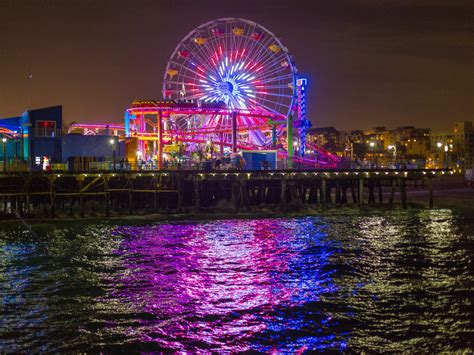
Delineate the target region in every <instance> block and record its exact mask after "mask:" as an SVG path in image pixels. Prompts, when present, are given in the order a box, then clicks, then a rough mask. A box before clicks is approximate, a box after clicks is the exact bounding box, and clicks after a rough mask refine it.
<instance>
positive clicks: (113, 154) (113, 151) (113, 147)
mask: <svg viewBox="0 0 474 355" xmlns="http://www.w3.org/2000/svg"><path fill="white" fill-rule="evenodd" d="M109 143H110V145H111V146H112V170H113V171H115V138H112V139H111V140H110V141H109Z"/></svg>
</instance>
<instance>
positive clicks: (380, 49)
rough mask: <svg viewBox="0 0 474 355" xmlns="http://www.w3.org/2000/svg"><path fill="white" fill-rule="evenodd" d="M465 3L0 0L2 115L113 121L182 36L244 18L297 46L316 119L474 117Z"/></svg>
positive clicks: (157, 83)
mask: <svg viewBox="0 0 474 355" xmlns="http://www.w3.org/2000/svg"><path fill="white" fill-rule="evenodd" d="M305 3H306V4H305ZM471 3H472V1H454V0H440V1H424V0H419V1H408V0H407V1H401V0H398V1H397V0H372V1H369V0H359V1H356V0H354V1H343V0H337V1H306V2H298V1H295V0H292V1H290V0H285V1H278V0H269V1H266V0H259V1H247V0H239V1H231V0H226V1H224V0H221V1H182V0H173V1H119V0H115V1H105V0H94V1H88V0H81V1H76V0H56V1H51V0H48V1H46V0H37V1H25V0H0V117H7V116H14V115H18V114H20V113H21V112H23V111H24V110H25V109H26V108H27V107H28V106H29V103H30V100H31V106H32V107H43V106H51V105H58V104H61V105H63V109H64V119H65V121H67V122H70V121H78V122H122V121H123V111H124V110H125V109H126V108H127V107H129V105H130V103H131V102H132V101H133V100H134V99H135V98H159V97H160V96H161V84H162V83H161V81H162V78H163V73H164V71H165V67H166V62H167V61H168V58H169V56H170V55H171V53H172V52H173V50H174V48H175V47H176V45H177V44H178V43H179V42H180V41H181V39H182V38H183V37H184V36H185V35H187V34H188V33H189V32H190V31H191V30H192V29H193V28H195V27H197V26H198V25H200V24H202V23H204V22H207V21H209V20H212V19H217V18H220V17H241V18H245V19H249V20H252V21H255V22H258V23H260V24H261V25H263V26H264V27H266V28H268V29H269V30H270V31H272V32H273V33H275V34H276V35H277V37H279V38H280V39H281V40H282V41H283V43H284V44H285V45H286V46H287V47H288V49H289V50H290V52H291V53H292V54H293V55H294V58H295V61H296V65H297V67H298V70H299V72H300V74H305V75H306V76H308V78H309V84H310V87H309V93H308V95H309V97H308V111H309V116H310V118H311V120H312V121H313V124H314V125H316V126H335V127H337V128H339V129H363V128H369V127H372V126H387V127H389V128H390V127H396V126H401V125H416V126H419V127H431V128H434V129H442V128H448V127H451V125H452V122H453V121H456V120H472V119H473V115H472V113H473V108H474V104H473V102H474V100H473V98H474V72H473V58H474V57H473V54H474V53H473V41H472V35H473V31H472V30H473V29H472V24H473V13H474V12H473V10H474V9H473V6H472V5H471ZM297 4H298V5H297ZM30 72H31V73H32V74H33V78H32V79H31V80H28V79H27V77H28V73H30Z"/></svg>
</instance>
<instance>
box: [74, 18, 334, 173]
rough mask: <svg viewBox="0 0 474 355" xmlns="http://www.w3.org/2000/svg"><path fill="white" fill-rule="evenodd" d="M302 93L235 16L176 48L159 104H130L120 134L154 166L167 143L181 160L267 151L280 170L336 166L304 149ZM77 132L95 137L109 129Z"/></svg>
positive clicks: (258, 33) (257, 33)
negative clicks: (281, 166) (194, 154)
mask: <svg viewBox="0 0 474 355" xmlns="http://www.w3.org/2000/svg"><path fill="white" fill-rule="evenodd" d="M306 90H307V79H306V78H302V77H298V72H297V69H296V66H295V63H294V60H293V57H292V56H291V55H290V53H289V51H288V49H287V48H286V47H285V46H284V45H283V43H282V42H281V41H280V40H279V39H278V38H277V37H276V36H275V35H274V34H273V33H272V32H270V31H269V30H267V29H266V28H265V27H263V26H261V25H259V24H257V23H255V22H252V21H249V20H244V19H240V18H222V19H218V20H213V21H210V22H207V23H205V24H203V25H201V26H199V27H197V28H195V29H194V30H192V31H191V32H190V33H189V34H188V35H187V36H185V37H184V39H183V40H182V41H181V42H180V43H179V44H178V45H177V46H176V48H175V50H174V51H173V53H172V55H171V57H170V59H169V60H168V63H167V66H166V69H165V73H164V77H163V87H162V95H163V98H164V99H163V100H135V101H134V102H133V103H132V107H131V108H129V109H127V110H126V111H125V117H124V127H123V129H124V135H125V137H130V138H136V139H137V157H156V159H157V165H158V168H161V167H162V165H163V153H164V151H165V149H167V146H169V145H174V146H178V147H179V151H180V153H182V154H184V155H186V154H190V153H192V152H195V151H198V150H202V149H210V151H211V152H214V151H216V152H220V153H221V154H226V153H227V152H229V153H232V152H236V151H237V150H268V149H272V150H277V151H278V156H279V159H280V161H284V162H285V163H286V162H287V165H286V164H285V165H284V166H285V167H286V166H288V167H291V165H292V162H293V161H296V162H298V163H300V164H304V165H306V166H313V167H324V166H326V167H333V166H335V163H336V162H337V158H336V157H335V156H334V155H332V154H331V153H329V152H327V151H326V150H324V149H320V148H318V147H316V146H309V145H307V144H306V129H307V128H308V127H309V126H310V125H311V123H310V121H309V120H308V119H307V117H306ZM75 128H76V129H77V128H81V129H83V130H84V132H86V133H87V134H91V133H92V134H94V132H98V131H101V130H102V132H103V131H104V130H105V129H106V126H105V125H101V126H100V127H99V126H98V125H91V126H90V127H89V126H87V125H78V124H76V125H75ZM108 129H110V127H108ZM118 129H120V128H118ZM293 131H295V132H297V135H296V140H295V141H293V138H294V137H293ZM206 147H207V148H206ZM293 152H295V153H296V154H293Z"/></svg>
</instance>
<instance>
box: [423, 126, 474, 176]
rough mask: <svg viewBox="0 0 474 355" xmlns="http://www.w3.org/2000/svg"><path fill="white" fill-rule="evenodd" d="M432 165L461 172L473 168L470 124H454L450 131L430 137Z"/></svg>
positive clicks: (473, 136)
mask: <svg viewBox="0 0 474 355" xmlns="http://www.w3.org/2000/svg"><path fill="white" fill-rule="evenodd" d="M431 159H432V165H433V166H437V167H442V166H448V167H450V168H459V169H462V170H465V169H473V168H474V130H473V125H472V122H470V121H460V122H455V123H454V127H453V128H452V129H451V130H447V131H442V132H436V133H433V134H432V135H431Z"/></svg>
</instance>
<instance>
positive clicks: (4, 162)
mask: <svg viewBox="0 0 474 355" xmlns="http://www.w3.org/2000/svg"><path fill="white" fill-rule="evenodd" d="M2 143H3V171H7V138H6V137H3V138H2Z"/></svg>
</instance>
